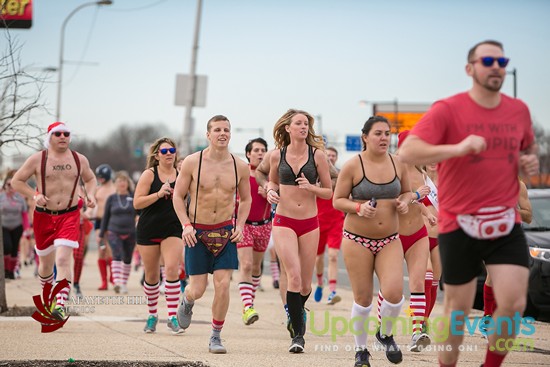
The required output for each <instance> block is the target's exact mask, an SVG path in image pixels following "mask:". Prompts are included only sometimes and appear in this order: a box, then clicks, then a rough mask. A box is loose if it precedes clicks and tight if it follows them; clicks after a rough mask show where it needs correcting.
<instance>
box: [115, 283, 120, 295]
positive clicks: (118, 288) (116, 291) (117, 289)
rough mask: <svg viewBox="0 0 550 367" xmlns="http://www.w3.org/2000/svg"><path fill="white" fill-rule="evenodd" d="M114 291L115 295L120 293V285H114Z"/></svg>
mask: <svg viewBox="0 0 550 367" xmlns="http://www.w3.org/2000/svg"><path fill="white" fill-rule="evenodd" d="M114 290H115V293H116V294H119V293H120V284H115V286H114Z"/></svg>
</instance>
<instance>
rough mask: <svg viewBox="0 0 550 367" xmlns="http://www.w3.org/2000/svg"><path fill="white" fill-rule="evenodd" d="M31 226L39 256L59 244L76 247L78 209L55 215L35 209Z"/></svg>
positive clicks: (78, 219)
mask: <svg viewBox="0 0 550 367" xmlns="http://www.w3.org/2000/svg"><path fill="white" fill-rule="evenodd" d="M33 228H34V238H35V241H36V246H35V247H36V253H37V254H38V255H40V256H45V255H48V254H49V253H50V252H52V251H53V250H54V249H55V247H59V246H67V247H72V248H78V239H79V236H80V211H79V210H78V209H75V210H73V211H70V212H68V213H63V214H59V215H55V214H48V213H44V212H39V211H36V210H35V211H34V222H33Z"/></svg>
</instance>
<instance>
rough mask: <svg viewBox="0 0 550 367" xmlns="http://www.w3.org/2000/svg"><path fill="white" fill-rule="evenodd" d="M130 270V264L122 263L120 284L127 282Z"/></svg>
mask: <svg viewBox="0 0 550 367" xmlns="http://www.w3.org/2000/svg"><path fill="white" fill-rule="evenodd" d="M131 271H132V264H124V263H123V264H122V284H124V285H126V284H128V278H129V277H130V272H131Z"/></svg>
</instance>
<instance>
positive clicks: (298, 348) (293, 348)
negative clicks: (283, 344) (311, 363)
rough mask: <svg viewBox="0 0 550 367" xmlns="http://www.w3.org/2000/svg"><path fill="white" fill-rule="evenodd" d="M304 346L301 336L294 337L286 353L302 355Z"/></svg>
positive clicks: (304, 342)
mask: <svg viewBox="0 0 550 367" xmlns="http://www.w3.org/2000/svg"><path fill="white" fill-rule="evenodd" d="M305 344H306V341H305V340H304V337H303V336H301V335H298V336H295V337H294V338H292V343H290V348H288V351H289V353H303V352H304V346H305Z"/></svg>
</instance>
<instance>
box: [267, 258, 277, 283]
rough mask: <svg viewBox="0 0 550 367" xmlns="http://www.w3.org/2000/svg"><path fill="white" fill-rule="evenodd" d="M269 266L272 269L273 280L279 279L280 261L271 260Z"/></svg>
mask: <svg viewBox="0 0 550 367" xmlns="http://www.w3.org/2000/svg"><path fill="white" fill-rule="evenodd" d="M269 268H270V270H271V277H272V278H273V281H276V280H277V281H278V280H279V263H278V262H277V261H271V262H270V263H269Z"/></svg>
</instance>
